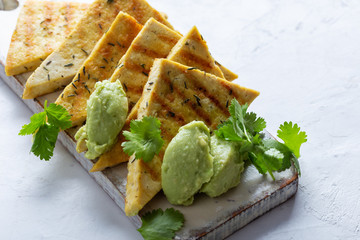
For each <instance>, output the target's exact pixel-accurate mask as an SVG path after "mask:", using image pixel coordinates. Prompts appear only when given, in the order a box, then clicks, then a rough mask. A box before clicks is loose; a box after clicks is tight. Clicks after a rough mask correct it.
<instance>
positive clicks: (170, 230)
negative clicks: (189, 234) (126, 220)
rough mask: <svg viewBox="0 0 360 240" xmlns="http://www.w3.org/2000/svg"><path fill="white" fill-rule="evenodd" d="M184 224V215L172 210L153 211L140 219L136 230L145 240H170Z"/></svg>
mask: <svg viewBox="0 0 360 240" xmlns="http://www.w3.org/2000/svg"><path fill="white" fill-rule="evenodd" d="M183 224H184V215H183V214H182V213H181V212H180V211H178V210H175V209H173V208H168V209H166V210H165V211H163V210H162V209H157V210H153V211H151V212H148V213H146V214H145V215H144V216H143V217H142V226H141V228H139V229H138V231H139V232H140V234H141V235H142V236H143V238H144V239H145V240H171V239H173V237H174V236H175V232H176V231H178V230H179V229H180V228H181V227H182V226H183Z"/></svg>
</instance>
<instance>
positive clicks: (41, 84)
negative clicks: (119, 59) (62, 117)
mask: <svg viewBox="0 0 360 240" xmlns="http://www.w3.org/2000/svg"><path fill="white" fill-rule="evenodd" d="M120 11H123V12H126V13H128V14H130V15H131V16H133V17H134V18H135V19H136V20H137V21H138V22H139V23H141V24H145V22H146V21H147V20H148V19H149V18H151V17H153V18H155V19H157V20H159V21H160V22H162V23H164V24H165V25H167V26H169V27H171V25H170V24H169V23H168V22H167V20H166V19H164V17H163V15H162V14H160V13H159V12H158V11H156V10H155V9H153V8H152V7H151V6H150V5H149V4H148V3H147V2H146V1H145V0H129V1H123V0H112V1H109V0H95V1H94V2H93V3H92V4H91V5H90V6H89V8H88V10H87V11H86V13H85V15H84V16H83V17H82V18H81V19H80V20H79V23H78V24H77V25H76V27H75V29H74V30H73V31H72V33H71V34H70V35H69V36H68V37H67V38H66V40H65V41H64V42H63V43H62V44H61V45H60V46H59V47H58V48H57V49H56V50H55V51H54V52H53V53H52V54H50V55H49V56H48V57H47V58H46V60H45V61H44V62H42V64H41V65H40V67H39V68H37V69H36V70H35V72H34V73H33V74H32V75H31V76H30V77H29V79H28V80H27V82H26V86H25V90H24V93H23V98H24V99H30V98H35V97H37V96H40V95H44V94H46V93H50V92H53V91H55V90H56V89H58V88H63V86H66V85H67V84H69V83H70V81H71V80H72V78H73V77H74V75H75V74H76V72H77V71H78V70H79V68H80V67H81V65H82V64H83V63H84V61H85V59H86V58H87V57H88V55H89V54H90V53H91V51H92V50H93V48H94V46H95V44H96V42H97V41H98V40H99V39H100V38H101V36H102V35H103V34H104V33H105V32H106V31H107V30H108V28H109V27H110V25H111V23H112V22H113V21H114V19H115V17H116V16H117V14H118V13H119V12H120ZM73 56H74V57H73ZM48 62H51V64H49V65H48V66H46V64H47V63H48ZM44 67H45V68H46V69H45V68H44Z"/></svg>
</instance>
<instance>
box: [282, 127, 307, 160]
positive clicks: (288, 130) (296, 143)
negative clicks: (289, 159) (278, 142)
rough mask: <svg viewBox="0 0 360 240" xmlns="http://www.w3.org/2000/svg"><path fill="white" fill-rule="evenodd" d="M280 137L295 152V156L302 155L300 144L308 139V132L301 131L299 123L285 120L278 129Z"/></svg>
mask: <svg viewBox="0 0 360 240" xmlns="http://www.w3.org/2000/svg"><path fill="white" fill-rule="evenodd" d="M277 133H278V137H279V138H280V139H282V140H283V141H284V144H285V145H286V146H287V147H288V148H289V149H290V150H291V151H292V152H293V153H294V155H295V157H297V158H298V157H300V146H301V144H303V143H305V142H306V141H307V139H306V138H307V136H306V133H305V132H303V131H301V132H300V127H299V126H298V125H297V124H294V125H293V123H292V122H284V123H283V124H282V125H280V127H279V130H278V131H277Z"/></svg>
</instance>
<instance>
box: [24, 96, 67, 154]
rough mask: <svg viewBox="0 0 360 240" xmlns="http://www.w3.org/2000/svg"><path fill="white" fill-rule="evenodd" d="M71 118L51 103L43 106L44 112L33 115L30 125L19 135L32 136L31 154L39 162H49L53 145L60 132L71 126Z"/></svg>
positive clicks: (62, 109)
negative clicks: (38, 159)
mask: <svg viewBox="0 0 360 240" xmlns="http://www.w3.org/2000/svg"><path fill="white" fill-rule="evenodd" d="M70 118H71V116H70V115H69V113H68V112H67V111H66V109H65V108H63V107H62V106H60V105H57V104H55V103H51V104H50V105H49V107H48V106H47V101H45V104H44V111H43V112H41V113H35V114H34V115H33V116H31V117H30V123H29V124H25V125H24V126H23V127H22V129H21V130H20V132H19V135H22V136H25V135H31V134H33V135H34V138H33V140H34V141H33V145H32V147H31V152H32V153H34V154H35V156H38V157H40V159H41V160H46V161H48V160H50V158H51V157H52V156H53V152H54V148H55V143H56V140H57V136H58V134H59V131H60V130H65V129H67V128H69V127H71V126H72V124H71V121H70Z"/></svg>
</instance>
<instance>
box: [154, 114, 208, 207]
mask: <svg viewBox="0 0 360 240" xmlns="http://www.w3.org/2000/svg"><path fill="white" fill-rule="evenodd" d="M212 176H213V157H212V156H211V155H210V131H209V129H208V127H207V126H206V125H205V124H204V123H203V122H201V121H193V122H191V123H188V124H187V125H185V126H183V127H181V128H180V129H179V132H178V134H177V135H176V136H175V137H174V138H173V139H172V140H171V142H170V143H169V145H168V147H167V148H166V150H165V154H164V158H163V164H162V167H161V178H162V188H163V191H164V193H165V195H166V197H167V199H168V200H169V202H170V203H172V204H175V205H190V204H191V203H192V202H193V200H194V194H195V193H197V192H198V191H199V190H200V188H201V186H202V185H203V184H204V183H206V182H208V181H209V180H210V178H211V177H212Z"/></svg>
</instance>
